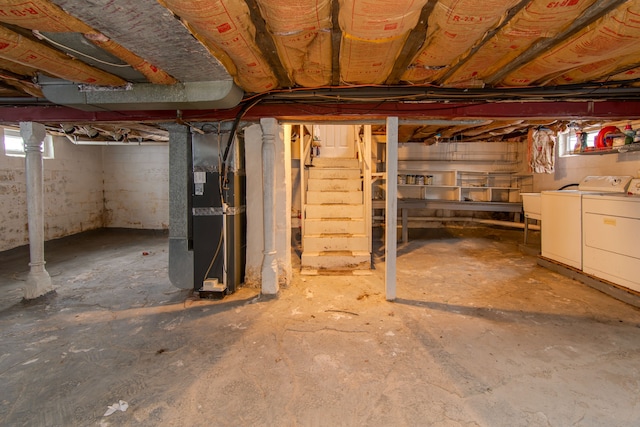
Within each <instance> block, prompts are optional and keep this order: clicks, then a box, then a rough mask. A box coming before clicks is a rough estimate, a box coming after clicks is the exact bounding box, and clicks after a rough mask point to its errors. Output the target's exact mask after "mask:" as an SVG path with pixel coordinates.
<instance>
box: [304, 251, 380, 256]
mask: <svg viewBox="0 0 640 427" xmlns="http://www.w3.org/2000/svg"><path fill="white" fill-rule="evenodd" d="M304 255H305V256H354V257H355V256H369V255H371V254H370V253H369V252H367V251H315V252H309V251H304Z"/></svg>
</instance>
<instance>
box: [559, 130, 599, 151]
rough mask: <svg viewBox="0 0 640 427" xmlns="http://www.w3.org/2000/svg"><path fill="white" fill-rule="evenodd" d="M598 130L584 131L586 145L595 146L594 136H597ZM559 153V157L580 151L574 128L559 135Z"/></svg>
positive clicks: (579, 143)
mask: <svg viewBox="0 0 640 427" xmlns="http://www.w3.org/2000/svg"><path fill="white" fill-rule="evenodd" d="M598 132H599V131H595V132H586V133H587V139H586V146H587V147H592V148H593V147H595V146H596V142H595V141H596V136H598ZM559 137H560V138H559V142H560V143H559V144H558V147H559V154H560V156H561V157H563V156H571V155H573V154H577V153H580V145H581V142H580V141H578V134H577V133H576V132H575V130H573V129H572V130H570V131H568V132H563V133H561V134H560V135H559Z"/></svg>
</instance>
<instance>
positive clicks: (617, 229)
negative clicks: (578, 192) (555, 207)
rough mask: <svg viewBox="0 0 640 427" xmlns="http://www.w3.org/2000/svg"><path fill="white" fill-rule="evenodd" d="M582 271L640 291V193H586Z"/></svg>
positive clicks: (583, 203)
mask: <svg viewBox="0 0 640 427" xmlns="http://www.w3.org/2000/svg"><path fill="white" fill-rule="evenodd" d="M582 258H583V262H582V263H583V267H582V270H583V271H584V272H585V273H587V274H591V275H594V276H596V277H600V278H602V279H606V280H609V281H610V282H613V283H615V284H618V285H621V286H624V287H626V288H629V289H632V290H634V291H636V292H640V195H627V194H615V195H614V194H612V195H603V194H599V195H584V196H583V198H582Z"/></svg>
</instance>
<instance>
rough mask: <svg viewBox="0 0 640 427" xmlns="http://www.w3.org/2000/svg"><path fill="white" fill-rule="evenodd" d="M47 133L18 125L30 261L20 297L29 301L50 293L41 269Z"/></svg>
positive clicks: (29, 125)
mask: <svg viewBox="0 0 640 427" xmlns="http://www.w3.org/2000/svg"><path fill="white" fill-rule="evenodd" d="M46 135H47V132H46V129H45V127H44V125H42V124H40V123H34V122H21V123H20V136H22V139H23V140H24V151H25V175H26V177H27V216H28V221H29V249H30V255H31V262H30V263H29V267H30V270H29V275H28V276H27V282H26V285H25V288H24V298H25V299H33V298H38V297H40V296H42V295H45V294H47V293H49V292H52V291H53V290H54V289H53V284H52V283H51V277H50V276H49V273H47V270H46V269H45V268H44V265H45V261H44V192H43V187H44V183H43V173H42V169H43V164H42V152H43V148H44V144H43V143H44V138H45V137H46Z"/></svg>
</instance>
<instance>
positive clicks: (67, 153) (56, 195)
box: [0, 138, 103, 251]
mask: <svg viewBox="0 0 640 427" xmlns="http://www.w3.org/2000/svg"><path fill="white" fill-rule="evenodd" d="M53 146H54V155H55V158H53V159H45V160H44V204H45V230H44V231H45V240H51V239H56V238H59V237H63V236H68V235H71V234H75V233H79V232H82V231H86V230H91V229H94V228H99V227H102V215H103V192H102V151H101V149H100V147H87V146H83V147H79V146H74V145H73V144H71V142H69V141H68V140H67V139H66V138H54V141H53ZM2 147H4V145H2ZM24 170H25V159H24V158H23V157H10V156H6V155H5V154H4V150H3V149H2V150H0V236H2V238H1V239H0V251H3V250H7V249H11V248H14V247H18V246H22V245H25V244H27V243H28V242H29V235H28V229H27V223H28V221H27V204H26V179H25V174H24Z"/></svg>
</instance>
